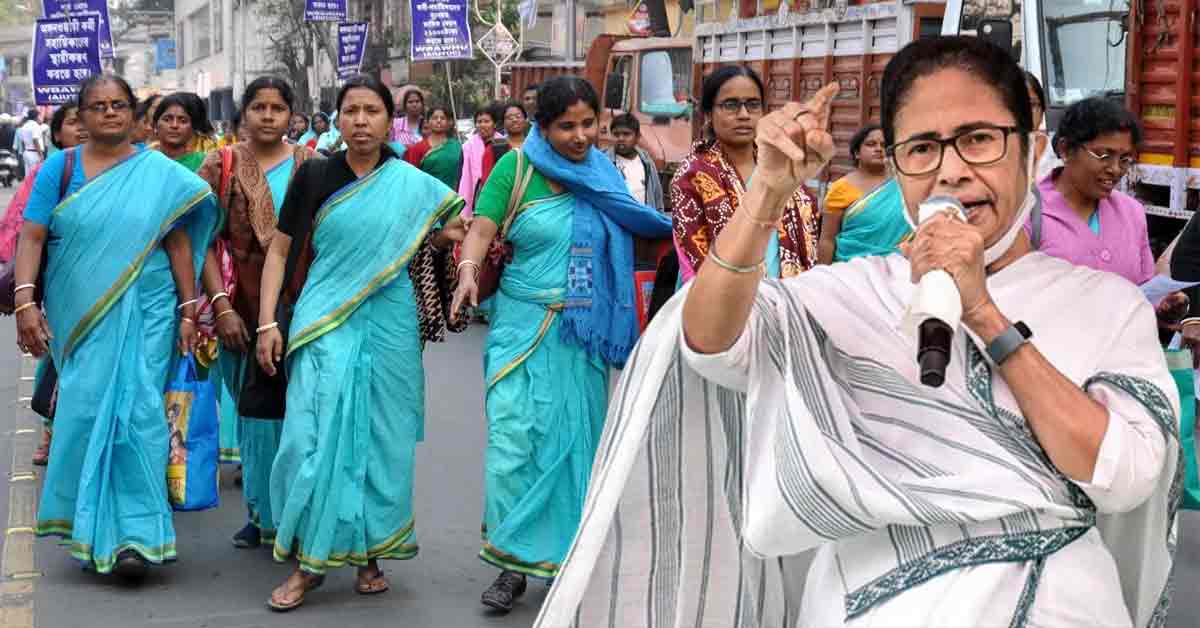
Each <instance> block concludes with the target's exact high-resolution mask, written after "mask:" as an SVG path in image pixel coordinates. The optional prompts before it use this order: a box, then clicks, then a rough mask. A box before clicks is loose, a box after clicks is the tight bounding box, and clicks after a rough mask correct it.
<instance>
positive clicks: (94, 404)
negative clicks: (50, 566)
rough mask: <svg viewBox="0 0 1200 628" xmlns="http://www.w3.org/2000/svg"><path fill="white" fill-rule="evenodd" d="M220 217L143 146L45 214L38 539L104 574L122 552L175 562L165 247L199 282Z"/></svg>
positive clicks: (205, 194) (171, 338) (190, 177)
mask: <svg viewBox="0 0 1200 628" xmlns="http://www.w3.org/2000/svg"><path fill="white" fill-rule="evenodd" d="M151 181H152V182H154V185H147V182H151ZM219 221H220V215H219V212H218V211H217V207H216V203H215V201H214V199H213V196H212V193H211V191H210V190H209V188H208V186H207V185H206V184H205V183H204V181H202V180H201V179H200V178H199V177H197V176H195V175H194V174H192V173H191V172H189V171H187V169H185V168H183V167H182V166H180V165H178V164H176V163H175V162H173V161H171V160H170V159H168V158H167V157H165V156H163V155H162V154H161V153H158V152H154V151H146V150H142V151H140V152H138V153H136V154H134V155H133V156H131V157H129V158H127V159H126V160H124V161H122V162H120V163H118V164H117V165H115V166H113V167H112V168H110V169H108V170H107V171H105V172H103V173H101V174H99V175H96V176H95V177H94V178H93V179H92V180H90V181H89V182H88V183H87V184H85V185H84V186H83V188H81V189H80V190H79V191H77V192H76V193H74V194H71V195H70V196H68V197H67V198H66V199H65V200H63V201H62V202H61V203H60V204H59V205H58V206H57V207H56V208H55V209H54V214H53V216H52V218H51V221H50V224H49V230H50V237H49V238H48V240H47V246H48V247H49V254H48V261H47V267H46V300H45V309H46V318H47V320H48V321H49V322H50V327H51V330H52V332H53V334H54V337H53V339H52V340H51V346H50V349H51V355H52V356H53V359H54V363H55V364H57V365H59V398H58V406H57V409H56V414H55V426H54V427H55V429H54V440H53V441H52V445H51V455H50V465H49V467H48V468H47V471H46V481H45V485H44V487H43V491H42V499H41V504H40V507H39V510H38V523H37V533H38V535H39V536H45V535H55V536H60V537H62V538H63V539H64V544H66V545H68V546H69V547H70V551H71V555H72V556H74V557H75V558H76V559H78V560H79V561H81V562H82V563H83V564H84V566H85V567H88V568H93V569H95V570H96V571H98V572H100V573H108V572H109V571H111V570H112V568H113V565H114V564H115V562H116V559H117V556H118V555H119V554H120V553H121V552H122V551H124V550H127V549H132V550H135V551H136V552H137V553H139V554H141V555H142V557H144V558H145V559H146V560H147V561H149V562H151V563H162V562H164V561H169V560H173V559H174V558H175V529H174V525H173V522H172V518H171V517H172V515H171V506H170V504H169V503H168V499H167V484H166V481H165V479H166V475H167V452H168V439H169V436H168V428H167V421H166V413H165V409H164V406H163V390H164V388H165V385H166V382H167V372H168V371H167V370H168V366H169V363H170V360H171V356H172V355H174V354H175V353H176V351H175V338H176V335H177V331H176V330H177V327H176V325H177V322H176V312H175V306H176V303H177V302H178V295H177V293H176V290H175V283H174V280H173V278H172V275H171V268H170V262H169V260H168V259H167V254H166V251H165V249H163V247H162V240H163V238H164V237H165V236H166V234H167V233H168V232H169V231H171V230H172V229H176V228H178V229H184V230H185V231H186V233H187V234H188V236H189V237H190V239H191V242H192V263H193V267H194V269H195V272H196V275H197V276H199V272H200V267H201V265H202V264H203V262H204V252H205V251H206V250H207V248H208V244H209V241H210V240H211V238H212V236H213V233H214V232H215V230H216V228H217V226H218V222H219Z"/></svg>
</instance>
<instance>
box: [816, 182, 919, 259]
mask: <svg viewBox="0 0 1200 628" xmlns="http://www.w3.org/2000/svg"><path fill="white" fill-rule="evenodd" d="M911 233H912V228H911V227H909V226H908V221H907V220H905V219H904V207H903V205H902V204H901V199H900V184H899V183H897V182H896V179H895V178H894V177H893V178H891V179H888V180H887V181H884V182H883V183H882V184H881V185H880V186H879V187H877V188H875V189H874V190H871V191H870V192H868V193H867V194H865V195H863V197H862V198H860V199H858V200H857V201H854V203H852V204H851V205H850V206H849V207H847V208H846V211H845V212H843V215H842V229H841V231H839V232H838V235H837V247H836V249H834V257H833V261H835V262H848V261H850V260H852V259H854V258H856V257H863V256H866V255H891V254H892V253H896V252H898V251H899V250H900V248H899V247H900V243H901V242H902V241H904V239H905V238H907V237H908V236H909V234H911Z"/></svg>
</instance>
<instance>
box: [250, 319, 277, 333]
mask: <svg viewBox="0 0 1200 628" xmlns="http://www.w3.org/2000/svg"><path fill="white" fill-rule="evenodd" d="M276 327H279V321H275V322H274V323H267V324H266V325H263V326H262V327H259V328H258V329H256V330H254V333H256V334H261V333H263V332H264V331H269V330H272V329H275V328H276Z"/></svg>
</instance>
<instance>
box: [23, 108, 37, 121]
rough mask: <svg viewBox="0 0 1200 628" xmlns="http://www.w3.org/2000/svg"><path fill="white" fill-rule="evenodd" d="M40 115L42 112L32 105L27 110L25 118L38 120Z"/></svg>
mask: <svg viewBox="0 0 1200 628" xmlns="http://www.w3.org/2000/svg"><path fill="white" fill-rule="evenodd" d="M39 115H40V112H39V111H38V110H37V109H35V108H33V107H30V108H29V109H26V110H25V119H26V120H37V119H38V116H39Z"/></svg>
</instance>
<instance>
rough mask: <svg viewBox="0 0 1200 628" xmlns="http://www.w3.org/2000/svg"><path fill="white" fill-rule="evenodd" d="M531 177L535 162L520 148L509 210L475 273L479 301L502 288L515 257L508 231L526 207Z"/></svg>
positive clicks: (488, 297)
mask: <svg viewBox="0 0 1200 628" xmlns="http://www.w3.org/2000/svg"><path fill="white" fill-rule="evenodd" d="M532 179H533V166H531V165H529V164H528V163H527V162H526V161H525V153H524V152H523V151H517V178H516V180H514V181H513V188H512V193H511V194H510V195H509V197H508V211H507V212H506V213H505V217H504V224H502V225H501V226H500V231H499V232H498V233H497V234H496V237H495V238H492V241H491V242H490V243H489V244H488V250H487V253H485V254H484V256H483V261H482V262H481V263H480V265H479V269H478V271H477V272H476V274H475V285H477V286H478V287H479V293H478V297H479V300H480V302H482V301H485V300H487V299H490V298H492V296H493V295H495V294H496V291H497V290H499V289H500V276H501V275H502V274H503V273H504V267H505V266H507V265H508V263H509V262H511V261H512V256H513V246H512V243H511V242H509V241H508V240H507V238H508V231H509V229H510V228H511V227H512V223H513V220H515V219H516V217H517V214H519V213H521V211H520V210H521V209H523V208H522V207H519V204H520V202H521V199H522V198H523V197H524V196H525V190H526V189H528V188H529V182H530V180H532Z"/></svg>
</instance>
